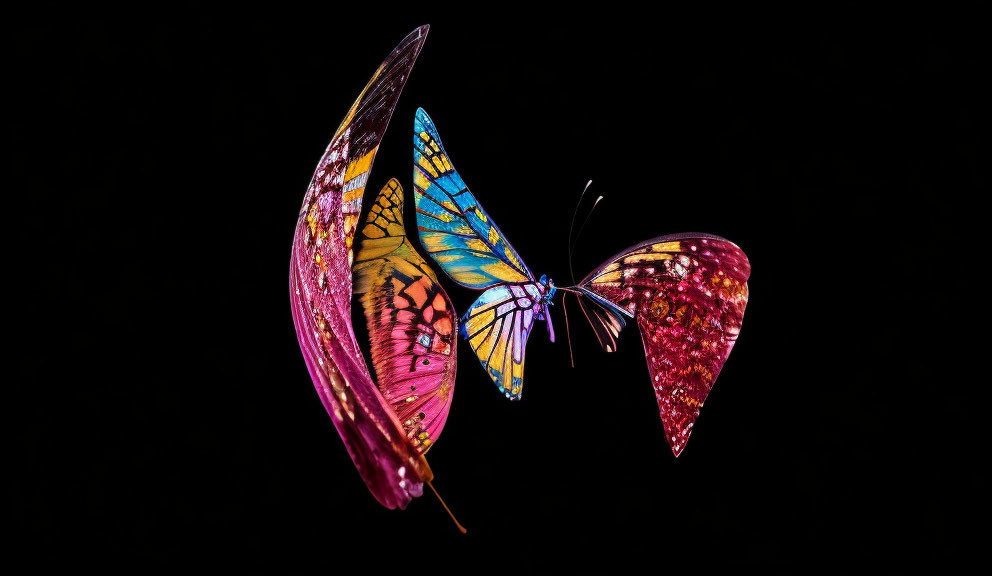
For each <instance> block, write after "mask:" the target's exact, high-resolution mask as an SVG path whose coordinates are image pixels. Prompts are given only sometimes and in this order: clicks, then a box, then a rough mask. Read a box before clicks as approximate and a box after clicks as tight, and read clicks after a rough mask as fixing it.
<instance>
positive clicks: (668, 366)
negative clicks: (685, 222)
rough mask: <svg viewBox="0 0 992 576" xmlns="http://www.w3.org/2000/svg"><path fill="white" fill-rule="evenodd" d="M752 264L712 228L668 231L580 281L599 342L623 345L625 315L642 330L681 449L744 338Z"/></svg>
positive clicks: (673, 442)
mask: <svg viewBox="0 0 992 576" xmlns="http://www.w3.org/2000/svg"><path fill="white" fill-rule="evenodd" d="M750 271H751V267H750V264H749V263H748V260H747V257H746V256H745V255H744V253H743V252H742V251H741V250H740V248H738V247H737V246H736V245H734V244H733V243H731V242H729V241H727V240H725V239H723V238H720V237H717V236H711V235H704V234H679V235H672V236H663V237H660V238H655V239H653V240H649V241H647V242H643V243H641V244H638V245H636V246H634V247H632V248H629V249H627V250H625V251H623V252H621V253H620V254H617V255H616V256H614V257H612V258H610V259H608V260H607V261H606V262H605V263H604V264H603V265H602V266H600V267H599V268H597V269H596V270H595V271H593V272H592V273H591V274H589V275H588V276H587V277H586V278H584V279H583V280H582V281H581V282H579V284H578V286H577V291H578V292H579V293H580V294H581V295H582V296H584V297H585V298H586V300H585V301H583V298H579V303H580V305H581V306H582V310H583V312H584V313H585V314H586V317H587V318H588V319H589V321H590V323H591V324H592V325H593V328H594V329H595V331H596V335H597V337H599V339H600V344H601V345H602V346H603V347H604V348H605V349H606V350H607V351H613V350H615V349H616V340H615V339H616V336H617V335H618V333H619V331H620V329H621V328H622V327H623V325H624V323H625V319H630V318H632V319H634V320H636V322H637V326H638V329H639V330H640V333H641V341H642V343H643V345H644V352H645V356H646V357H647V362H648V373H649V375H650V377H651V382H652V385H653V387H654V391H655V396H656V398H657V400H658V407H659V411H660V413H661V419H662V422H663V423H664V425H665V431H666V439H667V440H668V442H669V444H670V446H671V448H672V451H673V452H674V453H675V455H676V456H678V454H679V453H681V451H682V450H683V449H684V448H685V444H686V442H687V441H688V438H689V435H690V433H691V430H692V427H693V425H694V423H695V420H696V418H697V417H698V416H699V411H700V408H701V407H702V406H703V403H704V402H705V400H706V397H707V396H708V395H709V392H710V390H711V389H712V387H713V384H714V382H715V381H716V378H717V376H718V375H719V374H720V370H721V369H722V368H723V365H724V363H725V362H726V360H727V357H728V356H729V355H730V351H731V349H732V348H733V346H734V343H735V342H736V340H737V335H738V333H739V332H740V327H741V322H742V320H743V317H744V308H745V306H746V304H747V297H748V289H747V278H748V275H749V274H750Z"/></svg>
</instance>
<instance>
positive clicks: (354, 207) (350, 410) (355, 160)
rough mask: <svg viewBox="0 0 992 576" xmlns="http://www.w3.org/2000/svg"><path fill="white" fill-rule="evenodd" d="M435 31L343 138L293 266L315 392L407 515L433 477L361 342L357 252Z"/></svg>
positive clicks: (320, 174)
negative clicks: (371, 195) (375, 172)
mask: <svg viewBox="0 0 992 576" xmlns="http://www.w3.org/2000/svg"><path fill="white" fill-rule="evenodd" d="M427 29H428V28H427V26H423V27H421V28H418V29H416V30H414V31H413V32H412V33H410V35H408V36H407V37H406V38H404V39H403V41H402V42H401V43H400V45H399V46H397V47H396V48H395V49H394V50H393V52H392V53H391V54H390V55H389V57H388V58H386V60H385V61H384V62H383V63H382V65H381V66H380V67H379V69H378V70H377V71H376V73H375V75H374V76H373V77H372V80H371V81H370V82H369V83H368V85H367V86H366V87H365V90H363V91H362V93H361V95H360V96H359V97H358V99H357V100H356V101H355V103H354V104H353V105H352V107H351V109H350V110H349V111H348V115H347V116H346V117H345V119H344V121H343V122H342V123H341V126H340V127H339V128H338V129H337V132H336V133H335V134H334V138H333V139H332V140H331V143H330V145H329V146H328V148H327V151H326V152H325V153H324V156H323V158H321V159H320V163H319V164H318V165H317V169H316V171H315V172H314V175H313V179H312V180H311V182H310V187H309V188H308V189H307V193H306V196H305V198H304V200H303V209H302V211H301V213H300V218H299V220H298V222H297V224H296V233H295V235H294V237H293V252H292V257H291V266H290V299H291V304H292V309H293V321H294V323H295V325H296V336H297V338H298V340H299V342H300V349H301V351H302V352H303V358H304V360H306V363H307V368H308V369H309V370H310V376H311V378H312V379H313V384H314V387H315V388H316V389H317V394H318V395H319V396H320V399H321V401H322V402H323V403H324V407H325V408H326V410H327V413H328V414H329V415H330V417H331V421H332V422H334V426H335V428H337V431H338V434H340V436H341V440H342V441H343V442H344V444H345V447H346V448H347V449H348V453H349V454H350V455H351V459H352V460H353V461H354V463H355V467H356V468H357V469H358V472H359V474H361V476H362V479H363V480H365V484H366V485H367V486H368V488H369V490H370V491H371V492H372V495H373V496H375V498H376V500H378V501H379V502H380V503H381V504H382V505H383V506H385V507H387V508H395V507H397V506H398V507H400V508H405V507H406V505H407V504H408V503H409V502H410V500H411V499H412V498H414V497H416V496H420V495H421V494H422V492H423V482H426V481H429V480H430V479H431V478H432V475H431V471H430V468H429V467H428V466H427V462H426V461H425V460H424V459H423V457H422V456H421V455H420V454H419V453H417V451H416V450H415V449H414V448H413V446H412V445H411V444H410V443H409V442H408V441H407V439H406V436H405V435H404V433H403V428H402V427H401V426H400V423H399V422H398V421H397V420H396V417H395V415H394V414H393V412H392V409H391V408H390V407H389V405H388V404H387V403H386V402H385V401H384V400H383V398H382V396H381V395H380V394H379V391H378V389H376V387H375V385H374V384H373V382H372V378H371V376H370V375H369V371H368V368H367V367H366V366H365V361H364V359H363V358H362V355H361V352H360V351H359V349H358V345H357V343H356V341H355V332H354V329H353V328H352V325H351V261H352V249H351V244H352V238H353V236H354V233H355V224H356V222H357V220H358V214H359V212H360V211H361V207H362V193H363V192H364V190H365V182H366V180H367V179H368V174H369V170H370V169H371V166H372V160H373V159H374V157H375V153H376V150H377V149H378V146H379V142H380V141H381V139H382V136H383V133H384V132H385V131H386V126H387V124H388V123H389V118H390V116H391V115H392V113H393V108H394V107H395V106H396V102H397V100H398V99H399V95H400V92H402V89H403V86H404V84H405V83H406V79H407V78H408V77H409V75H410V70H411V69H412V68H413V64H414V62H415V61H416V59H417V55H418V54H419V53H420V48H421V46H423V43H424V40H425V39H426V36H427Z"/></svg>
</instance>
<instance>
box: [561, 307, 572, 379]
mask: <svg viewBox="0 0 992 576" xmlns="http://www.w3.org/2000/svg"><path fill="white" fill-rule="evenodd" d="M561 311H562V312H564V313H565V337H566V340H568V357H569V359H571V361H572V368H575V354H572V331H571V330H570V329H569V327H568V293H565V294H563V295H562V297H561Z"/></svg>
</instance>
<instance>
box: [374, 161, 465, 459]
mask: <svg viewBox="0 0 992 576" xmlns="http://www.w3.org/2000/svg"><path fill="white" fill-rule="evenodd" d="M361 236H362V237H361V241H360V245H359V251H358V254H357V255H356V258H355V266H354V272H355V294H356V295H358V296H359V300H360V301H361V303H362V306H363V308H364V309H365V317H366V320H367V323H368V329H369V336H370V339H371V343H372V346H371V348H372V363H373V365H374V367H375V373H376V377H377V378H376V380H377V386H378V388H379V391H380V392H381V393H382V396H383V397H384V398H385V400H386V402H388V403H389V405H390V406H391V407H392V409H393V410H394V411H395V412H396V415H397V418H398V419H399V421H400V423H401V424H402V426H403V429H404V431H405V432H406V436H407V438H409V440H410V442H411V443H412V444H413V445H414V446H415V447H416V448H417V450H418V451H420V452H421V453H425V452H427V450H428V449H429V448H430V447H431V446H432V445H433V443H434V442H436V441H437V438H438V436H439V435H440V433H441V429H442V428H443V427H444V423H445V420H446V419H447V417H448V409H449V408H450V406H451V399H452V396H453V394H454V384H455V370H456V348H455V344H456V343H455V333H456V331H457V326H458V321H457V319H456V317H455V314H454V308H453V306H452V305H451V300H450V299H449V298H448V295H447V294H445V292H444V289H443V288H441V285H440V284H439V283H438V281H437V277H436V276H435V275H434V272H433V271H432V270H431V269H430V267H429V266H428V265H427V262H425V261H424V259H423V258H421V257H420V255H419V254H418V253H417V251H416V250H415V249H414V247H413V245H412V244H411V243H410V241H409V240H408V239H407V237H406V232H405V229H404V226H403V189H402V187H400V184H399V182H397V181H396V180H395V179H393V180H390V181H389V183H387V184H386V186H385V187H383V189H382V191H381V192H379V195H378V197H377V198H376V201H375V204H373V205H372V208H371V210H370V211H369V214H368V217H367V218H366V224H365V226H364V228H363V229H362V234H361Z"/></svg>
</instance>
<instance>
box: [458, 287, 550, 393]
mask: <svg viewBox="0 0 992 576" xmlns="http://www.w3.org/2000/svg"><path fill="white" fill-rule="evenodd" d="M540 298H541V295H540V293H539V292H538V289H537V286H536V285H534V284H523V285H521V284H510V285H506V284H501V285H499V286H494V287H492V288H490V289H488V290H486V291H485V292H483V293H482V296H479V299H478V300H476V301H475V303H474V304H472V307H471V308H469V310H468V312H466V313H465V316H463V317H462V324H461V326H460V328H459V332H460V333H461V336H462V338H465V339H466V340H468V343H469V345H470V346H471V347H472V351H473V352H475V355H476V357H478V358H479V362H481V363H482V367H483V368H485V369H486V373H487V374H489V377H490V378H491V379H492V381H493V382H494V383H495V384H496V386H497V388H499V391H500V392H502V393H503V394H504V395H505V396H506V397H507V398H509V399H511V400H519V399H520V392H521V390H522V389H523V383H524V350H525V349H526V347H527V338H528V337H530V332H531V328H533V326H534V320H535V319H536V318H538V317H541V316H540V315H541V312H540V310H541V306H540V301H541V300H540Z"/></svg>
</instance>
